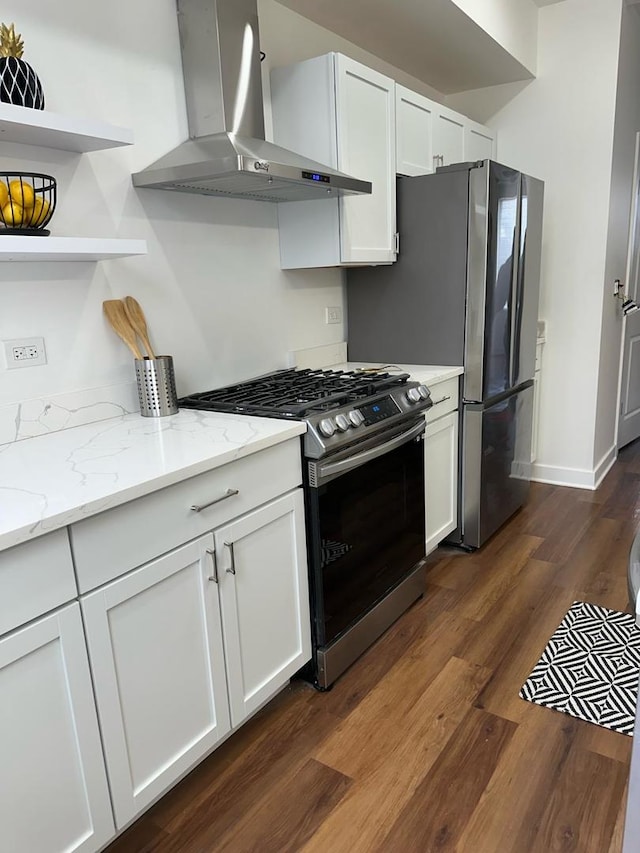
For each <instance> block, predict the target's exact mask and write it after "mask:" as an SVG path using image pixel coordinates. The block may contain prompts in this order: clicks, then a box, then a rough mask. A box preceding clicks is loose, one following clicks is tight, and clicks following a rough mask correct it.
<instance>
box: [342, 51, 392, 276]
mask: <svg viewBox="0 0 640 853" xmlns="http://www.w3.org/2000/svg"><path fill="white" fill-rule="evenodd" d="M335 62H336V111H337V130H338V168H339V170H340V171H341V172H346V173H347V174H350V175H354V176H355V177H357V178H363V179H364V180H367V181H371V183H372V184H373V191H372V193H371V195H370V196H367V195H365V196H347V197H344V198H341V199H340V206H341V222H340V246H341V255H342V262H343V263H346V264H351V263H390V262H392V261H394V260H395V257H396V255H395V231H396V205H395V165H396V139H395V83H394V81H393V80H392V79H391V78H390V77H385V76H384V75H383V74H379V73H378V72H377V71H372V70H371V69H370V68H366V67H365V66H364V65H360V63H359V62H354V61H353V60H352V59H349V58H348V57H346V56H343V55H342V54H339V53H338V54H335Z"/></svg>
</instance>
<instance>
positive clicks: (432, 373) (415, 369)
mask: <svg viewBox="0 0 640 853" xmlns="http://www.w3.org/2000/svg"><path fill="white" fill-rule="evenodd" d="M373 368H383V372H386V373H408V374H409V375H410V376H411V378H412V379H413V380H415V381H416V382H422V383H423V384H425V385H427V386H429V385H435V384H436V383H438V382H444V381H445V380H446V379H452V378H453V377H454V376H460V375H461V374H462V373H464V368H462V367H446V366H440V365H425V364H384V363H382V362H364V361H345V362H343V363H342V364H332V365H331V367H330V369H331V370H372V369H373Z"/></svg>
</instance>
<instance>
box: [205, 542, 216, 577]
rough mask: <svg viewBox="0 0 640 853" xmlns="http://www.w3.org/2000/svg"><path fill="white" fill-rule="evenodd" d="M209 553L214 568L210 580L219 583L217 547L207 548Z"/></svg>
mask: <svg viewBox="0 0 640 853" xmlns="http://www.w3.org/2000/svg"><path fill="white" fill-rule="evenodd" d="M207 554H208V555H209V556H210V557H211V568H212V569H213V574H212V575H211V577H210V578H208V580H210V581H213V582H214V583H218V558H217V557H216V549H215V548H207Z"/></svg>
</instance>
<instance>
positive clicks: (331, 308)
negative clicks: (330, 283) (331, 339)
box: [325, 305, 342, 324]
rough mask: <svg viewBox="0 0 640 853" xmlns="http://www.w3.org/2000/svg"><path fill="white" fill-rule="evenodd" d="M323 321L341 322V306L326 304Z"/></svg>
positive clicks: (328, 322)
mask: <svg viewBox="0 0 640 853" xmlns="http://www.w3.org/2000/svg"><path fill="white" fill-rule="evenodd" d="M325 323H327V324H330V323H342V308H341V307H340V306H339V305H327V307H326V308H325Z"/></svg>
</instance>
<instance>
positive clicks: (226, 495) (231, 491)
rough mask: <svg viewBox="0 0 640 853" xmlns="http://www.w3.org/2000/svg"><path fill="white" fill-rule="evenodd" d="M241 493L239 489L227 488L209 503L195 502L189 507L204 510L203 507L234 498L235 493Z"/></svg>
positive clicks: (196, 510)
mask: <svg viewBox="0 0 640 853" xmlns="http://www.w3.org/2000/svg"><path fill="white" fill-rule="evenodd" d="M237 494H239V491H238V489H227V491H226V492H225V493H224V495H222V496H221V497H219V498H215V500H212V501H209V503H208V504H194V505H193V506H190V507H189V509H191V510H193V512H202V510H203V509H207V508H208V507H210V506H213V505H214V504H219V503H220V501H226V499H227V498H232V497H233V496H234V495H237Z"/></svg>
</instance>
